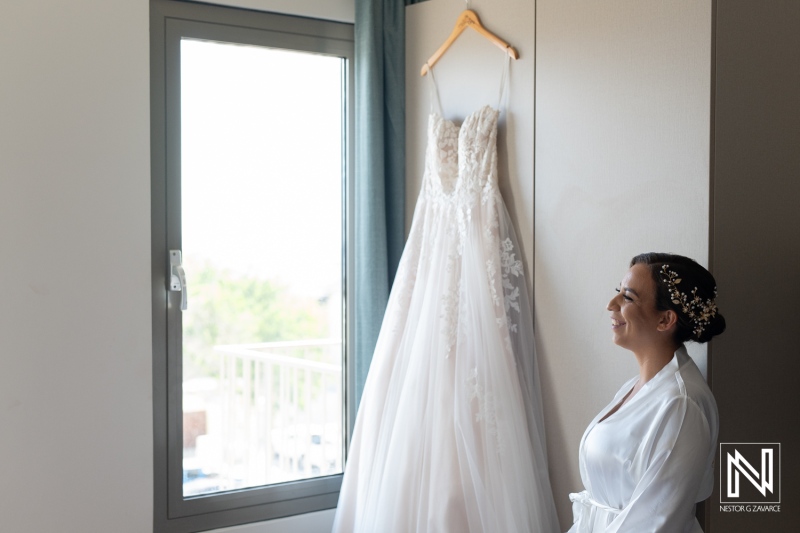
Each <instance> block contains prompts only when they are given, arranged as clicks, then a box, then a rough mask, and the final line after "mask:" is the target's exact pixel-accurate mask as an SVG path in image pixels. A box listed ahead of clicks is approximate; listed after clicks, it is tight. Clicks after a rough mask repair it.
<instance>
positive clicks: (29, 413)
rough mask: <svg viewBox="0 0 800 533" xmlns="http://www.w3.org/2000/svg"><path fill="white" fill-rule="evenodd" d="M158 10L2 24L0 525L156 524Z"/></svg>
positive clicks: (12, 8)
mask: <svg viewBox="0 0 800 533" xmlns="http://www.w3.org/2000/svg"><path fill="white" fill-rule="evenodd" d="M148 24H149V23H148V3H147V1H146V0H118V1H113V2H109V1H107V0H81V1H76V2H61V1H57V0H47V1H36V2H5V3H4V5H3V15H2V17H0V73H2V74H0V76H2V81H0V254H2V256H1V257H0V361H2V362H1V363H0V364H1V365H2V366H1V367H0V368H1V369H0V427H1V428H2V430H1V433H2V436H1V437H0V457H2V459H1V460H0V479H2V480H3V482H2V483H1V484H0V508H1V509H2V510H0V530H2V531H9V532H17V531H24V532H53V531H57V532H76V533H85V532H110V531H113V532H144V531H150V530H152V490H153V480H152V447H153V440H152V426H153V423H152V401H151V390H152V386H151V384H152V381H151V365H152V359H151V342H150V339H151V336H150V329H151V323H150V198H149V189H150V152H149V142H150V141H149V138H150V116H149V112H150V110H149V91H150V87H149V68H150V67H149V57H148V40H149V34H148Z"/></svg>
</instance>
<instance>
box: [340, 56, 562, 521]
mask: <svg viewBox="0 0 800 533" xmlns="http://www.w3.org/2000/svg"><path fill="white" fill-rule="evenodd" d="M507 70H508V64H507V63H506V68H505V72H504V75H503V81H502V83H501V92H500V94H501V99H502V96H503V94H504V90H503V87H504V86H505V79H506V72H507ZM430 78H431V83H432V87H433V95H434V98H432V100H433V101H435V102H437V105H438V107H439V111H438V112H433V110H432V112H431V115H430V117H429V121H428V144H427V153H426V162H425V173H424V176H423V183H422V190H421V192H420V195H419V199H418V200H417V204H416V208H415V212H414V218H413V222H412V225H411V230H410V234H409V237H408V241H407V244H406V248H405V250H404V252H403V256H402V258H401V261H400V265H399V267H398V272H397V276H396V278H395V282H394V286H393V288H392V292H391V295H390V297H389V303H388V306H387V309H386V314H385V316H384V320H383V325H382V328H381V332H380V335H379V338H378V342H377V346H376V348H375V353H374V357H373V360H372V366H371V368H370V371H369V376H368V378H367V381H366V384H365V388H364V393H363V396H362V399H361V404H360V407H359V412H358V416H357V418H356V424H355V430H354V434H353V439H352V442H351V447H350V452H349V457H348V461H347V464H346V467H345V474H344V479H343V483H342V488H341V492H340V496H339V505H338V508H337V511H336V517H335V520H334V527H333V531H334V532H336V533H350V532H359V533H391V532H403V533H406V532H417V533H428V532H430V533H433V532H452V533H468V532H470V533H475V532H486V533H514V532H535V533H540V532H541V533H554V532H556V531H558V521H557V518H556V513H555V507H554V503H553V496H552V491H551V488H550V481H549V478H548V471H547V459H546V451H545V438H544V426H543V419H542V408H541V398H540V392H539V386H538V374H537V369H536V361H535V353H534V338H533V321H532V318H531V309H530V305H529V301H528V295H527V289H526V284H525V279H524V273H523V266H522V262H521V260H520V257H521V251H520V249H519V246H518V244H517V241H516V237H515V235H514V230H513V228H512V226H511V223H510V220H509V215H508V213H507V211H506V207H505V205H504V203H503V200H502V198H501V196H500V192H499V190H498V184H497V147H496V139H497V122H498V116H499V114H500V112H499V111H498V109H499V107H500V106H499V105H498V109H494V108H492V107H490V106H488V105H487V106H484V107H482V108H481V109H479V110H477V111H475V112H473V113H472V114H470V115H469V116H468V117H467V118H466V119H465V120H464V122H463V124H462V126H461V127H459V126H457V125H456V124H455V123H453V122H452V121H450V120H446V119H444V118H443V117H442V114H441V105H440V104H438V91H437V90H436V85H435V80H434V79H433V71H432V70H431V72H430Z"/></svg>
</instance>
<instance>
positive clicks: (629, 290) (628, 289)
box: [622, 287, 639, 297]
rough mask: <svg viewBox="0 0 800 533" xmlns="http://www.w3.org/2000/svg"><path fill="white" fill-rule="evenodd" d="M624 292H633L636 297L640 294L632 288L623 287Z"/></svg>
mask: <svg viewBox="0 0 800 533" xmlns="http://www.w3.org/2000/svg"><path fill="white" fill-rule="evenodd" d="M622 290H623V291H625V292H632V293H633V295H634V296H637V297H638V296H639V293H638V292H636V291H635V290H633V289H631V288H630V287H622Z"/></svg>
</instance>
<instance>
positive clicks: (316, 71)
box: [151, 0, 353, 532]
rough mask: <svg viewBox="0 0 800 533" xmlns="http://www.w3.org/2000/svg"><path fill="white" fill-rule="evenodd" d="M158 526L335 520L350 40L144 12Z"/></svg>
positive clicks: (265, 19) (342, 420) (279, 19)
mask: <svg viewBox="0 0 800 533" xmlns="http://www.w3.org/2000/svg"><path fill="white" fill-rule="evenodd" d="M151 39H152V43H151V73H152V75H151V84H152V97H151V107H152V117H151V118H152V121H151V122H152V160H153V166H152V188H151V194H152V227H153V229H152V256H153V270H152V273H153V276H152V277H153V348H154V354H153V364H154V372H153V375H154V446H155V521H154V525H155V530H156V531H159V532H179V531H203V530H208V529H214V528H219V527H225V526H230V525H235V524H240V523H246V522H253V521H259V520H265V519H270V518H277V517H281V516H288V515H292V514H298V513H304V512H310V511H315V510H321V509H328V508H332V507H334V506H335V505H336V501H337V499H338V490H339V486H340V485H341V473H342V471H343V468H344V457H345V443H346V440H347V439H346V433H347V428H348V427H349V424H348V420H347V414H348V413H347V411H346V409H345V397H346V391H345V382H346V376H347V374H348V373H347V372H346V361H347V358H346V357H345V354H346V352H347V338H348V337H349V335H348V331H347V323H348V322H347V320H346V318H347V305H346V302H347V298H346V295H347V292H346V280H347V279H348V276H347V271H348V265H349V264H350V262H349V261H348V260H347V250H348V247H347V242H348V240H347V238H346V236H347V234H348V231H349V229H348V228H349V224H348V222H347V220H348V216H347V215H348V213H349V210H348V209H347V205H348V201H347V200H348V197H349V192H348V183H349V180H348V179H347V178H348V174H349V167H350V165H349V160H350V153H351V150H352V148H351V146H352V143H351V142H350V140H349V130H350V126H349V125H350V124H351V123H352V120H351V118H350V117H351V115H350V114H351V109H352V106H351V105H350V102H351V92H352V91H351V90H350V87H351V86H352V54H353V34H352V26H351V25H348V24H341V23H334V22H327V21H319V20H312V19H307V18H298V17H288V16H283V15H273V14H267V13H261V12H254V11H246V10H237V9H231V8H223V7H218V6H209V5H202V4H192V3H183V2H171V1H167V0H153V1H152V2H151Z"/></svg>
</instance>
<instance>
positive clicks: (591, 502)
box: [569, 490, 622, 533]
mask: <svg viewBox="0 0 800 533" xmlns="http://www.w3.org/2000/svg"><path fill="white" fill-rule="evenodd" d="M569 499H570V500H572V516H573V521H574V522H575V524H577V525H578V529H577V530H575V531H576V533H584V532H586V533H591V531H592V527H593V524H594V515H595V513H596V510H597V509H600V510H602V511H606V512H608V513H613V514H615V515H618V514H619V513H621V512H622V510H621V509H617V508H615V507H609V506H608V505H603V504H602V503H600V502H598V501H597V500H595V499H594V498H592V497H591V496H590V495H589V491H587V490H584V491H581V492H573V493H571V494H570V495H569ZM570 531H572V530H570Z"/></svg>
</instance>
